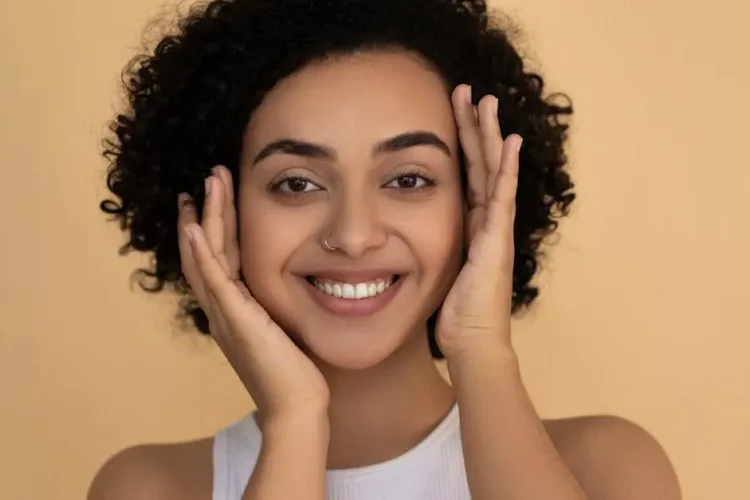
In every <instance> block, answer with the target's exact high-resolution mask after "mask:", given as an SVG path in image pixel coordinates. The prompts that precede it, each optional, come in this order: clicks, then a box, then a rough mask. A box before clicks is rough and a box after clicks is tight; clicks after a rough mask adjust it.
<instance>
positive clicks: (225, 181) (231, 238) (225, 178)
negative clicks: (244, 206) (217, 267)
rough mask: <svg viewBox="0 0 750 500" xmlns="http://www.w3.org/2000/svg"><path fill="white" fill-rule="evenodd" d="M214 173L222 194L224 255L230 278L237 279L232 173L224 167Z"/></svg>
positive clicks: (237, 247)
mask: <svg viewBox="0 0 750 500" xmlns="http://www.w3.org/2000/svg"><path fill="white" fill-rule="evenodd" d="M214 173H215V174H216V175H217V177H218V178H219V179H220V180H221V183H222V188H223V192H224V253H225V254H226V258H227V263H228V264H229V269H230V271H231V272H230V276H232V277H233V278H238V277H239V274H240V249H239V243H238V242H237V211H236V208H235V205H234V184H233V182H232V173H231V172H230V171H229V169H227V168H226V167H224V166H218V167H216V168H214Z"/></svg>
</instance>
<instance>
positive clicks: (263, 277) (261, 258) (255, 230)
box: [238, 202, 304, 300]
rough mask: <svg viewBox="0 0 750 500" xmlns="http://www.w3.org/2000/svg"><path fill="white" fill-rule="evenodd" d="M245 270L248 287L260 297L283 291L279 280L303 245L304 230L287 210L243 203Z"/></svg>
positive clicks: (241, 227) (241, 224)
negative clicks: (285, 267) (291, 258)
mask: <svg viewBox="0 0 750 500" xmlns="http://www.w3.org/2000/svg"><path fill="white" fill-rule="evenodd" d="M238 226H239V245H240V259H241V265H242V273H243V276H244V277H245V281H246V282H247V285H248V288H250V291H251V292H252V293H253V295H255V296H256V298H258V299H259V300H260V299H261V297H263V296H266V295H268V294H271V293H273V291H274V290H276V291H280V290H281V289H282V287H280V286H278V280H279V279H280V278H281V276H282V273H283V271H284V266H285V264H286V262H287V261H288V259H289V256H290V255H291V254H292V253H293V252H294V250H295V249H296V248H298V247H299V245H300V242H301V240H302V238H304V232H303V231H301V230H300V227H299V224H294V223H291V221H289V220H286V219H285V218H284V217H283V213H279V212H278V211H274V210H269V209H268V207H263V206H262V204H261V203H253V202H250V203H241V204H240V207H239V209H238Z"/></svg>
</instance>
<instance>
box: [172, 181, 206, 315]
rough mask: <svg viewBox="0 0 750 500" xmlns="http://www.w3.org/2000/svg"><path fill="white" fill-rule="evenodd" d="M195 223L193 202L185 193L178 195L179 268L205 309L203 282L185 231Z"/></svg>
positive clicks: (196, 218)
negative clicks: (189, 225)
mask: <svg viewBox="0 0 750 500" xmlns="http://www.w3.org/2000/svg"><path fill="white" fill-rule="evenodd" d="M197 222H198V215H197V214H196V212H195V205H194V204H193V200H192V199H191V198H190V196H189V195H188V194H187V193H180V195H179V196H178V197H177V247H178V249H179V251H180V266H181V269H182V274H183V275H184V276H185V279H186V280H187V282H188V285H190V289H191V290H192V292H193V295H194V296H195V298H196V299H197V300H198V302H199V303H200V304H201V306H203V307H205V306H206V293H205V290H204V287H203V280H201V278H200V272H199V271H198V268H197V265H196V263H195V258H194V257H193V250H192V248H191V247H190V241H189V237H188V233H187V232H186V231H185V227H186V226H187V225H188V224H197Z"/></svg>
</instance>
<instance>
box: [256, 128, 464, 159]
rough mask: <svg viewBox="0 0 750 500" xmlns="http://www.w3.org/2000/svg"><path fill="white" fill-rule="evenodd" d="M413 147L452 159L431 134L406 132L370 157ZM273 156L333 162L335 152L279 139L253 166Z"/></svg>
mask: <svg viewBox="0 0 750 500" xmlns="http://www.w3.org/2000/svg"><path fill="white" fill-rule="evenodd" d="M415 146H431V147H434V148H437V149H438V150H440V151H442V152H443V153H445V154H446V155H447V156H448V157H449V158H451V157H452V155H451V151H450V148H449V147H448V145H447V144H446V143H445V141H443V140H442V139H440V138H439V137H438V136H437V135H436V134H434V133H432V132H424V131H416V132H406V133H403V134H399V135H396V136H394V137H391V138H389V139H385V140H383V141H380V142H379V143H377V144H376V145H375V146H374V147H373V148H372V155H373V156H376V155H380V154H385V153H395V152H398V151H403V150H405V149H408V148H413V147H415ZM273 154H288V155H295V156H301V157H304V158H313V159H322V160H330V161H335V160H336V159H337V158H338V155H337V154H336V151H335V150H334V149H333V148H331V147H328V146H324V145H322V144H314V143H311V142H306V141H300V140H298V139H279V140H276V141H273V142H271V143H269V144H268V145H266V146H265V147H264V148H263V149H262V150H261V151H260V153H258V155H257V156H256V157H255V159H254V160H253V163H252V164H253V165H255V164H256V163H258V162H260V161H262V160H264V159H266V158H268V157H269V156H271V155H273Z"/></svg>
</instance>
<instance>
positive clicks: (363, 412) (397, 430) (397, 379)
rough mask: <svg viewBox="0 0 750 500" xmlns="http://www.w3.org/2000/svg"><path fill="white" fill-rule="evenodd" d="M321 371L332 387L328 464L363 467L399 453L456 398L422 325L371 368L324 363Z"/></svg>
mask: <svg viewBox="0 0 750 500" xmlns="http://www.w3.org/2000/svg"><path fill="white" fill-rule="evenodd" d="M321 371H322V372H323V375H324V376H325V378H326V381H327V382H328V385H329V388H330V391H331V402H330V407H329V419H330V429H331V436H330V444H329V452H328V463H327V468H328V469H347V468H354V467H362V466H366V465H372V464H375V463H380V462H383V461H386V460H389V459H392V458H395V457H397V456H399V455H401V454H403V453H404V452H406V451H408V450H409V449H411V448H413V447H414V446H416V445H417V444H418V443H419V442H420V441H422V440H423V439H424V438H426V437H427V435H428V434H429V433H430V432H431V431H432V430H433V429H434V428H435V427H436V426H437V425H438V423H439V422H440V421H441V420H442V419H443V417H445V415H446V414H447V413H448V411H449V410H450V408H451V407H452V405H453V403H454V397H453V392H452V389H451V386H450V384H449V383H448V382H447V381H446V380H445V379H444V378H443V376H442V375H441V374H440V372H439V371H438V369H437V367H436V365H435V362H434V361H433V359H432V356H431V355H430V351H429V346H428V343H427V335H426V332H425V331H424V330H421V331H419V332H415V333H414V334H413V335H411V336H410V340H409V341H408V342H406V343H405V344H404V345H403V346H402V348H401V349H399V351H397V352H396V353H394V354H393V355H392V356H391V357H389V358H388V359H386V360H384V361H383V362H382V363H380V364H378V365H376V366H373V367H371V368H368V369H365V370H358V371H351V370H340V369H336V368H334V367H331V366H322V367H321Z"/></svg>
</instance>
